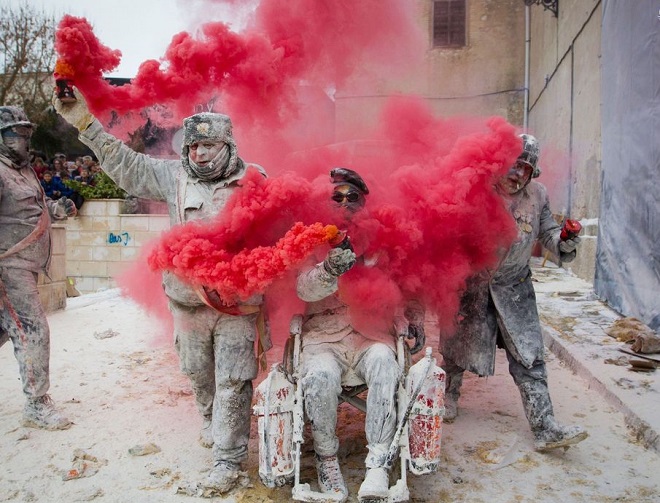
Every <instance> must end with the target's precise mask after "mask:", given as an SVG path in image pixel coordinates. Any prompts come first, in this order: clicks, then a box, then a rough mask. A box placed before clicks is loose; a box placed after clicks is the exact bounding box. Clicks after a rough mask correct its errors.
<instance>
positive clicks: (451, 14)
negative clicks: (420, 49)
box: [433, 0, 466, 47]
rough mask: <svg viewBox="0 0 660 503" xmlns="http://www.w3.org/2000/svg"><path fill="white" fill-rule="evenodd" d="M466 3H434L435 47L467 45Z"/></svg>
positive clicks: (457, 0)
mask: <svg viewBox="0 0 660 503" xmlns="http://www.w3.org/2000/svg"><path fill="white" fill-rule="evenodd" d="M465 1H466V0H436V1H434V2H433V46H434V47H463V46H464V45H465V23H466V21H465Z"/></svg>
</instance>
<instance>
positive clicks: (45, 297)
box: [37, 223, 66, 313]
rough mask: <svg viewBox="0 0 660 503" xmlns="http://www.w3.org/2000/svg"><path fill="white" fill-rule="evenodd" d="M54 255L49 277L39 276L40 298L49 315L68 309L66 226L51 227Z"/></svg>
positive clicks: (55, 225) (54, 225) (56, 225)
mask: <svg viewBox="0 0 660 503" xmlns="http://www.w3.org/2000/svg"><path fill="white" fill-rule="evenodd" d="M51 236H52V239H53V241H52V255H51V261H50V269H48V276H46V275H45V274H39V279H38V281H37V285H38V288H39V297H40V298H41V303H42V304H43V306H44V309H45V310H46V312H48V313H52V312H53V311H57V310H58V309H64V308H65V307H66V224H62V223H60V224H53V225H52V226H51Z"/></svg>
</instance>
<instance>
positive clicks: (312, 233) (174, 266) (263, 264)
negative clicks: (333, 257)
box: [149, 222, 338, 306]
mask: <svg viewBox="0 0 660 503" xmlns="http://www.w3.org/2000/svg"><path fill="white" fill-rule="evenodd" d="M195 227H196V226H195V225H194V224H188V225H186V226H184V227H181V228H175V229H173V230H170V231H169V232H167V233H165V235H164V236H163V239H162V240H161V241H160V246H159V247H157V248H156V249H154V250H153V251H152V253H151V255H150V256H149V265H150V266H151V267H152V268H153V269H161V270H168V271H172V272H173V273H175V274H176V275H178V276H179V277H181V278H184V279H186V280H188V282H190V283H191V284H193V285H199V286H204V287H207V288H209V289H212V290H215V291H216V292H217V294H218V296H219V297H220V299H221V300H222V301H223V302H224V303H225V304H226V305H227V306H232V305H234V304H236V303H237V302H238V301H240V300H243V301H245V300H247V299H248V298H250V297H251V296H253V295H255V294H259V293H263V292H265V291H266V288H268V287H269V286H270V285H271V284H272V283H273V281H275V280H276V279H278V278H280V277H282V276H283V275H284V274H285V272H286V271H287V270H289V269H291V268H292V267H295V266H297V265H299V264H300V263H301V262H302V261H304V260H305V259H306V258H307V257H308V256H309V255H310V254H311V253H312V252H313V251H314V249H315V248H316V247H318V246H319V245H321V244H323V243H327V242H328V241H329V240H331V239H333V238H334V237H335V236H336V235H337V232H338V230H337V227H335V226H334V225H326V226H323V225H322V224H320V223H315V224H312V225H309V226H305V225H303V224H302V223H300V222H298V223H296V224H295V225H294V226H293V227H292V228H291V229H290V230H289V231H288V232H287V233H286V234H285V235H284V237H283V238H281V239H280V240H279V241H278V242H277V243H275V245H274V246H259V247H256V248H252V249H243V250H241V251H240V252H238V253H237V254H235V255H232V254H230V253H228V252H227V251H226V250H225V249H222V248H218V247H217V244H216V243H213V242H211V241H209V240H206V239H203V238H200V237H194V235H195Z"/></svg>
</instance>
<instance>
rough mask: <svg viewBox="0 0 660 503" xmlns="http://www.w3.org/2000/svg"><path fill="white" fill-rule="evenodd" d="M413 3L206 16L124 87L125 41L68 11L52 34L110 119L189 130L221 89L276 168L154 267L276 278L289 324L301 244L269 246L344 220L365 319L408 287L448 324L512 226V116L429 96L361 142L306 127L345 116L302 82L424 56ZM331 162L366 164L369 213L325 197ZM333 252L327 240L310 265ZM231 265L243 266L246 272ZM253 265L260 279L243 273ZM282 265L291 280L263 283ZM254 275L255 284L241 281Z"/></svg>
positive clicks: (353, 295) (337, 81)
mask: <svg viewBox="0 0 660 503" xmlns="http://www.w3.org/2000/svg"><path fill="white" fill-rule="evenodd" d="M414 4H415V2H411V1H410V0H361V1H360V2H355V1H354V0H335V1H333V2H319V1H318V0H288V1H282V0H262V1H261V2H260V3H259V6H258V8H257V9H256V11H255V12H254V16H253V18H252V20H251V22H250V23H249V24H248V26H247V28H246V29H245V30H243V31H242V32H241V33H235V32H232V31H231V30H230V29H229V28H228V27H227V26H226V25H224V24H222V23H209V24H206V25H203V26H201V27H200V29H199V31H198V32H197V33H196V34H195V35H192V34H189V33H179V34H176V35H175V36H174V37H173V38H172V42H171V44H170V46H169V47H168V49H167V51H166V53H165V55H164V56H163V58H162V60H161V61H156V60H150V61H146V62H144V63H143V64H142V65H141V66H140V69H139V70H138V74H137V75H136V77H135V78H134V79H132V81H131V83H130V84H129V85H125V86H122V87H112V86H110V85H109V84H107V83H106V82H105V81H104V80H103V79H102V75H103V73H104V72H108V71H110V70H112V69H113V68H114V67H116V65H117V64H118V58H119V54H118V52H117V51H115V50H112V49H109V48H107V47H104V46H103V45H102V44H101V43H100V42H99V41H98V40H97V39H96V37H95V36H94V34H93V31H92V29H91V27H90V25H89V23H87V22H86V21H85V20H84V19H79V18H74V17H72V16H65V17H64V18H63V19H62V21H61V23H60V25H59V29H58V31H57V35H56V49H57V52H58V55H59V57H60V61H61V66H60V68H59V69H60V71H61V70H62V69H64V70H66V71H67V72H69V76H70V77H71V78H72V79H73V80H74V82H75V85H76V86H77V87H78V88H79V89H80V90H81V91H82V92H83V94H84V95H85V97H86V98H87V100H88V102H89V104H90V107H91V109H92V111H93V112H94V113H95V114H97V115H98V116H99V117H100V118H102V119H104V120H105V121H106V122H108V120H109V117H110V112H111V111H116V112H118V113H119V114H127V113H136V112H139V111H140V110H142V109H143V108H144V107H148V106H152V105H155V104H159V105H165V106H167V107H168V108H169V110H170V111H171V112H172V113H173V117H172V121H173V122H172V123H174V124H177V125H178V124H180V120H181V118H182V117H185V116H188V115H191V114H192V113H194V110H193V105H194V104H201V103H209V102H212V101H213V100H215V101H214V103H215V107H216V108H215V110H216V111H219V112H223V113H226V114H228V115H230V116H231V117H232V120H233V122H234V127H235V131H236V136H237V144H238V148H239V153H240V155H241V156H242V157H244V158H245V159H246V160H247V161H253V162H260V163H262V164H263V165H264V167H265V168H266V171H268V172H269V174H270V176H271V177H270V178H269V179H266V180H264V179H263V178H262V177H261V175H256V174H252V175H249V176H248V177H247V178H246V179H245V180H243V182H242V185H243V186H242V189H241V190H237V191H236V192H235V194H234V195H233V197H232V199H231V200H230V202H229V204H228V206H227V208H226V210H225V211H224V212H223V214H222V215H220V216H219V217H218V219H217V220H216V221H215V222H211V223H210V224H208V225H200V224H199V223H195V224H189V225H186V226H182V227H180V228H177V229H173V230H172V231H171V232H170V233H168V235H167V241H166V242H165V241H161V242H160V243H159V244H158V245H157V247H156V249H157V251H155V252H153V253H154V254H155V255H152V262H151V264H152V265H153V266H155V267H158V268H177V270H178V273H179V274H180V275H182V276H184V277H187V278H189V279H190V280H192V281H196V280H197V281H198V280H199V274H200V273H199V272H196V271H204V274H205V275H206V276H207V277H206V278H205V281H206V280H209V278H211V277H212V281H214V282H215V285H216V286H217V287H219V288H220V289H222V288H223V285H225V286H227V285H229V283H223V282H224V281H229V282H230V283H231V288H229V289H227V290H225V291H224V293H223V295H230V293H231V292H230V290H231V289H232V288H233V289H235V290H236V292H235V293H236V295H237V296H239V297H240V296H243V295H246V294H247V293H249V292H252V291H253V287H254V288H256V289H257V290H258V289H261V288H266V294H267V295H268V294H271V300H270V302H271V303H276V304H277V307H278V308H279V309H280V311H281V312H282V313H284V314H283V315H282V317H283V318H284V319H286V320H287V321H288V319H287V316H289V315H290V314H291V312H292V311H293V310H294V309H300V307H301V306H300V302H299V301H297V300H296V299H295V291H294V289H293V288H292V285H293V284H294V282H295V274H294V273H295V269H296V268H297V267H300V266H298V265H295V261H293V260H291V261H289V262H286V261H287V260H289V259H291V257H292V256H293V253H292V255H291V257H288V256H287V257H280V258H281V259H282V262H281V263H280V265H281V266H282V264H286V265H284V266H282V267H279V268H276V269H277V270H275V269H273V268H271V267H270V266H267V267H265V268H261V269H259V268H258V266H257V261H258V260H257V259H259V260H261V259H262V258H263V254H262V253H261V252H260V251H262V250H261V249H259V248H258V247H275V246H276V243H277V241H278V240H279V239H281V238H282V237H283V236H284V235H285V233H286V232H287V231H289V230H290V229H291V228H292V226H293V225H294V224H295V223H296V222H302V223H303V224H304V225H311V224H314V223H316V222H318V223H320V224H321V225H336V226H338V227H339V228H342V229H344V228H345V229H347V230H348V232H349V235H350V237H351V240H352V242H353V244H354V246H355V249H356V252H357V253H358V254H359V255H361V256H364V257H365V258H366V259H367V261H366V262H367V263H369V264H371V262H373V260H372V259H375V260H376V262H375V265H373V264H371V266H367V264H366V263H365V264H362V263H360V264H358V265H357V266H356V267H355V268H354V269H352V270H351V271H349V273H347V274H345V275H344V276H342V277H341V278H340V295H341V296H342V298H343V299H345V300H346V301H347V302H349V303H350V304H351V310H352V313H353V315H354V319H355V320H356V322H357V323H358V324H359V326H360V328H362V329H363V330H364V331H365V332H368V331H369V330H376V329H381V328H383V327H384V325H386V324H387V323H388V322H389V320H390V318H391V315H392V313H393V312H394V310H395V309H396V308H398V307H401V305H402V304H403V302H404V301H405V300H407V299H410V298H413V297H414V298H420V299H422V300H423V301H424V302H425V303H426V305H427V308H428V310H429V311H430V312H432V313H434V314H437V315H438V317H439V321H440V323H441V324H445V325H446V326H448V325H449V324H450V323H451V321H452V319H453V316H454V313H455V312H456V309H457V306H458V300H459V296H460V292H461V289H462V288H463V287H464V285H465V280H466V279H467V278H468V277H469V276H470V275H471V274H473V273H474V272H475V271H478V270H481V269H483V268H485V267H494V266H495V265H496V264H497V262H498V260H499V255H498V253H499V252H500V251H501V250H502V249H504V248H506V247H507V245H508V244H509V243H510V242H511V240H512V239H514V238H515V235H516V229H515V225H514V223H513V220H512V218H511V217H510V215H509V214H508V212H507V211H506V208H505V206H504V202H503V201H502V199H501V198H500V196H499V195H497V194H496V192H495V191H494V189H493V185H494V183H495V180H496V178H497V177H498V176H500V175H501V174H503V173H504V171H506V169H507V168H508V166H510V165H511V164H512V162H513V161H514V159H515V158H516V156H517V154H518V153H519V151H520V140H519V138H517V136H516V134H515V130H514V127H513V126H511V125H510V124H508V123H507V122H506V121H505V120H503V119H501V118H493V119H490V120H482V119H470V120H466V119H440V118H437V117H435V116H434V115H433V114H432V113H431V112H430V110H429V108H428V107H427V106H426V104H425V102H424V101H422V100H417V99H412V98H411V99H391V100H389V101H388V102H387V105H386V107H385V108H384V109H383V111H382V114H381V115H380V119H379V122H378V124H379V127H378V128H377V129H376V130H372V131H356V132H355V137H356V138H360V141H355V142H345V143H344V144H340V145H337V144H335V145H330V146H327V145H326V146H319V145H318V144H316V145H313V144H311V143H310V136H311V133H312V132H315V131H323V130H328V129H329V130H330V132H331V133H333V131H334V124H328V123H325V122H323V121H321V120H320V115H321V114H320V110H317V109H314V108H305V107H303V106H302V101H301V87H300V83H301V82H304V83H305V84H309V85H311V86H313V87H314V88H315V89H322V90H328V89H335V88H340V87H341V86H342V84H344V83H350V84H351V86H352V88H356V87H357V88H359V80H361V79H368V78H369V76H371V75H373V74H376V75H378V71H379V69H380V70H381V71H380V75H381V76H382V75H392V74H397V75H401V74H404V73H405V72H406V71H407V69H408V68H410V67H411V65H412V63H413V62H414V61H415V59H417V58H416V57H415V55H416V56H417V57H423V55H424V52H425V45H424V43H423V37H422V36H421V34H420V30H419V27H418V26H416V24H415V21H414V19H415V12H414ZM118 29H119V27H118ZM382 69H385V70H382ZM329 100H330V98H328V101H329ZM355 113H356V115H357V114H359V113H360V110H356V111H355ZM310 145H313V146H314V147H317V148H314V149H311V148H309V147H310ZM246 153H247V154H248V155H246ZM334 166H345V167H349V168H352V169H355V170H356V171H358V172H359V173H360V174H361V175H362V176H363V177H364V179H365V180H366V182H367V184H368V186H369V187H370V189H371V192H370V194H369V196H368V200H367V206H366V207H365V209H364V211H362V212H359V213H358V214H356V215H355V216H354V218H353V219H351V220H347V219H346V218H345V215H343V214H342V213H341V212H339V211H338V210H337V209H336V208H334V207H333V206H332V205H331V204H330V201H329V196H330V192H331V187H330V183H329V177H328V173H329V171H330V169H331V168H332V167H334ZM273 249H274V248H270V250H271V251H272V250H273ZM255 250H260V251H259V252H255V253H254V254H253V255H251V252H252V251H255ZM326 250H327V246H323V245H321V246H320V247H317V249H316V253H315V257H314V260H322V259H323V256H324V255H325V252H326ZM289 251H291V252H293V251H295V252H296V253H298V254H300V252H301V250H294V249H290V248H289ZM308 251H309V250H305V254H306V253H307V252H308ZM300 256H301V255H299V256H298V257H297V258H296V260H298V259H299V258H300ZM193 257H194V259H193ZM237 257H240V258H237ZM246 257H251V261H250V263H246V262H245V258H246ZM218 258H220V259H221V260H220V261H218ZM234 260H242V261H243V262H242V265H241V266H240V268H239V267H238V266H236V264H237V262H233V261H234ZM310 261H312V260H311V259H310ZM218 264H222V265H221V266H218ZM231 264H234V265H231ZM251 267H254V268H255V269H254V270H255V271H257V272H255V275H257V276H259V274H261V275H262V276H261V277H258V278H256V280H255V278H253V277H252V276H253V275H251V274H245V271H247V270H249V269H250V268H251ZM237 269H241V270H240V271H237ZM265 270H268V271H269V272H268V273H267V274H266V273H264V271H265ZM283 271H284V272H285V276H284V278H283V279H280V280H278V281H276V282H275V283H273V284H271V286H270V287H266V286H267V285H268V284H269V283H270V282H271V281H272V280H273V279H274V278H277V277H278V276H279V275H280V274H282V272H283ZM233 273H239V274H233ZM196 275H197V276H196ZM195 278H197V279H195ZM248 280H250V281H252V280H255V281H256V282H253V283H252V284H251V285H250V287H249V288H247V287H246V283H244V284H239V283H240V281H248ZM257 280H258V281H257ZM283 306H284V307H283ZM273 325H274V326H275V325H276V324H273ZM282 326H283V325H282ZM279 328H281V327H279ZM276 332H278V330H276Z"/></svg>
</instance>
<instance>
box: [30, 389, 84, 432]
mask: <svg viewBox="0 0 660 503" xmlns="http://www.w3.org/2000/svg"><path fill="white" fill-rule="evenodd" d="M22 424H23V426H26V427H28V428H42V429H44V430H66V429H67V428H69V427H70V426H71V424H73V423H71V421H69V420H68V419H67V418H66V417H64V416H63V415H62V414H61V413H60V412H59V411H58V410H57V409H56V408H55V405H54V404H53V400H52V399H51V398H50V396H49V395H44V396H41V397H38V398H28V399H27V402H26V403H25V408H24V409H23V421H22Z"/></svg>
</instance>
